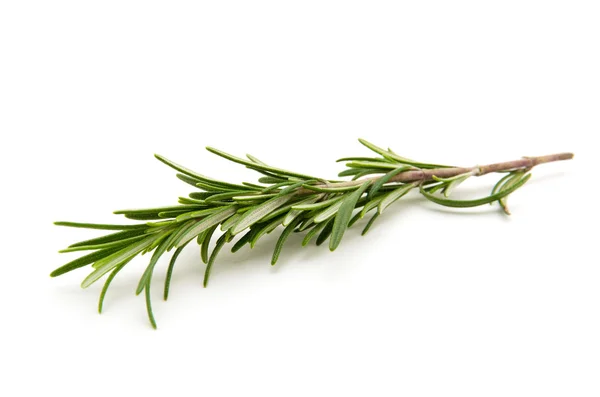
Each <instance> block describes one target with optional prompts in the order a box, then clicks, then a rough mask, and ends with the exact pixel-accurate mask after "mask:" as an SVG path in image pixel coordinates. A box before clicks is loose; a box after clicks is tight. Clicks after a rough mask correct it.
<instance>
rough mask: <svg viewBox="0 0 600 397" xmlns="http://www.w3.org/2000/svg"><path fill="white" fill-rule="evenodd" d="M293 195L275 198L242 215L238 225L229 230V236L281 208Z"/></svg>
mask: <svg viewBox="0 0 600 397" xmlns="http://www.w3.org/2000/svg"><path fill="white" fill-rule="evenodd" d="M292 197H293V194H288V195H285V196H277V197H274V198H272V199H270V200H268V201H265V202H264V203H263V204H261V205H258V206H256V207H255V208H254V209H252V210H250V211H248V212H246V213H244V215H243V216H242V217H241V218H240V220H239V221H238V223H237V224H236V225H235V226H233V227H232V228H231V234H232V235H236V234H238V233H239V232H241V231H242V230H244V229H246V228H247V227H249V226H252V225H253V224H255V223H256V222H258V221H260V220H261V219H262V218H264V217H265V216H266V215H267V214H268V213H269V212H271V211H274V210H276V209H277V208H279V207H281V206H282V205H284V204H285V203H287V202H288V201H289V200H291V198H292Z"/></svg>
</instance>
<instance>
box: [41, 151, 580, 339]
mask: <svg viewBox="0 0 600 397" xmlns="http://www.w3.org/2000/svg"><path fill="white" fill-rule="evenodd" d="M359 141H360V142H361V143H362V144H363V145H364V146H366V147H367V148H369V149H370V150H371V151H373V152H374V153H375V154H376V155H377V157H346V158H343V159H340V160H338V161H344V162H346V167H347V168H346V169H345V170H343V171H342V172H340V173H339V176H340V177H342V176H352V180H350V181H338V180H325V179H321V178H316V177H313V176H309V175H305V174H300V173H296V172H291V171H287V170H284V169H281V168H276V167H272V166H270V165H267V164H266V163H264V162H262V161H260V160H258V159H257V158H256V157H253V156H251V155H247V158H248V159H243V158H239V157H236V156H233V155H230V154H228V153H225V152H222V151H220V150H217V149H213V148H210V147H208V148H207V149H208V150H209V151H210V152H212V153H214V154H216V155H218V156H220V157H223V158H225V159H227V160H230V161H233V162H235V163H239V164H242V165H244V166H246V167H247V168H249V169H252V170H255V171H257V172H259V173H260V174H261V177H260V178H259V179H258V182H259V183H258V184H254V183H248V182H244V183H241V184H236V183H229V182H225V181H219V180H216V179H212V178H209V177H206V176H204V175H201V174H198V173H196V172H194V171H192V170H189V169H187V168H185V167H183V166H181V165H179V164H176V163H174V162H172V161H170V160H168V159H166V158H164V157H162V156H159V155H156V158H157V159H158V160H160V161H161V162H163V163H165V164H166V165H168V166H169V167H171V168H173V169H175V170H176V171H178V174H177V177H178V178H179V179H181V180H182V181H183V182H185V183H188V184H190V185H192V186H194V187H195V188H196V189H197V190H196V191H194V192H192V193H190V195H189V197H180V198H179V205H173V206H167V207H160V208H148V209H133V210H120V211H115V214H120V215H124V216H125V217H126V218H129V219H132V220H138V221H143V222H142V223H139V224H134V225H119V224H114V225H112V224H111V225H102V224H91V223H75V222H56V223H55V224H56V225H59V226H68V227H79V228H88V229H101V230H111V231H113V232H112V233H110V234H107V235H104V236H101V237H98V238H94V239H91V240H85V241H81V242H78V243H75V244H73V245H71V246H69V247H68V248H66V249H64V250H62V251H60V252H73V251H92V252H91V253H88V254H87V255H84V256H82V257H80V258H78V259H75V260H73V261H71V262H69V263H67V264H65V265H63V266H61V267H59V268H58V269H56V270H54V271H53V272H52V273H51V274H50V275H51V276H52V277H55V276H59V275H61V274H64V273H67V272H70V271H72V270H75V269H78V268H81V267H84V266H88V265H91V267H92V272H91V273H90V274H89V275H88V276H87V277H86V278H85V279H84V280H83V282H82V284H81V286H82V287H83V288H86V287H88V286H90V285H91V284H93V283H94V282H96V281H98V280H99V279H101V278H102V277H104V276H105V275H108V276H107V279H106V281H105V284H104V287H103V288H102V292H101V295H100V301H99V304H98V311H102V304H103V300H104V297H105V295H106V292H107V290H108V287H109V286H110V283H111V281H112V280H113V278H114V277H115V276H116V275H117V273H118V272H119V271H120V270H121V269H122V268H123V267H124V266H125V265H126V264H127V263H129V262H130V261H131V260H132V259H133V258H134V257H136V256H137V255H139V254H145V253H149V252H152V253H153V254H152V256H151V259H150V262H149V264H148V266H147V267H146V269H145V271H144V273H143V274H142V277H141V279H140V281H139V283H138V286H137V289H136V293H137V294H141V293H142V292H145V297H146V307H147V311H148V318H149V320H150V323H151V324H152V326H153V327H154V328H156V322H155V320H154V315H153V313H152V306H151V302H150V284H151V280H152V275H153V272H154V268H155V266H156V264H157V263H158V260H159V259H160V258H161V256H162V255H164V254H165V253H167V252H169V251H171V250H172V249H175V252H174V254H173V255H172V258H171V261H170V263H169V266H168V269H167V276H166V279H165V286H164V299H165V300H167V297H168V294H169V286H170V282H171V276H172V273H173V269H174V266H175V262H176V260H177V257H178V256H179V254H180V253H181V251H182V250H183V248H184V247H185V246H186V245H187V244H189V243H190V242H191V241H193V240H196V242H197V244H198V245H200V246H201V258H202V261H203V262H204V263H206V264H207V266H206V271H205V275H204V286H205V287H206V285H207V283H208V280H209V276H210V270H211V267H212V266H213V264H214V262H215V259H216V257H217V255H218V253H219V252H220V250H221V249H222V248H223V247H224V246H225V245H226V244H227V243H230V242H232V241H233V239H234V238H236V237H238V236H241V237H239V238H238V239H237V241H236V242H235V244H234V245H233V247H232V249H231V251H232V252H236V251H238V250H239V249H240V248H241V247H243V246H244V245H246V244H249V245H250V246H251V247H254V245H255V244H256V243H257V241H258V240H259V239H260V238H261V237H262V236H264V235H265V234H268V233H271V232H272V231H273V230H275V229H277V227H278V226H280V225H282V226H283V227H284V228H283V230H282V232H281V235H280V238H279V240H278V241H277V243H276V246H275V250H274V253H273V257H272V260H271V264H272V265H275V264H276V263H277V260H278V259H279V256H280V254H281V250H282V247H283V245H284V243H285V241H286V239H287V237H288V236H289V235H290V234H291V233H292V232H306V237H305V238H304V240H303V242H302V245H303V246H304V245H307V244H308V243H309V242H310V241H311V240H312V239H313V238H314V237H315V236H316V243H317V245H321V244H322V243H324V242H325V241H327V240H328V239H329V249H330V250H331V251H333V250H335V249H336V248H337V247H338V246H339V244H340V243H341V241H342V238H343V236H344V233H345V232H346V229H348V228H349V227H351V226H352V225H354V223H355V222H356V221H358V220H359V219H361V218H363V217H364V216H365V215H366V214H367V213H368V212H370V211H372V210H376V211H375V213H374V215H373V216H372V217H371V218H370V220H369V222H368V223H367V225H366V227H365V228H364V229H363V234H365V233H366V232H367V231H368V230H369V229H370V228H371V227H372V225H373V223H374V221H375V220H376V219H377V218H378V217H379V216H380V215H381V214H382V213H383V211H384V210H385V209H386V208H388V207H389V206H390V205H391V204H392V203H394V202H395V201H397V200H398V199H400V198H401V197H402V196H404V195H405V194H407V193H408V192H409V191H410V190H412V189H414V188H418V191H419V192H420V193H421V194H422V195H423V196H424V197H425V198H426V199H428V200H430V201H432V202H434V203H436V204H439V205H443V206H448V207H458V208H465V207H475V206H480V205H484V204H492V203H494V202H498V203H499V204H500V206H501V207H502V209H503V210H504V212H506V213H507V214H509V211H508V207H507V205H506V199H507V197H508V196H509V195H510V194H511V193H513V192H514V191H516V190H517V189H519V188H520V187H522V186H523V185H524V184H525V183H526V182H527V181H528V180H529V178H530V177H531V174H530V172H529V171H530V170H531V169H532V168H533V167H535V166H536V165H539V164H543V163H549V162H553V161H560V160H570V159H572V158H573V154H571V153H560V154H554V155H549V156H541V157H525V158H522V159H519V160H514V161H509V162H504V163H496V164H490V165H484V166H475V167H468V168H465V167H454V166H447V165H440V164H430V163H424V162H419V161H415V160H410V159H407V158H405V157H401V156H399V155H398V154H396V153H394V152H393V151H392V150H391V149H387V150H386V149H382V148H380V147H378V146H375V145H373V144H372V143H370V142H367V141H365V140H363V139H360V140H359ZM489 173H504V174H505V175H503V177H502V178H501V179H500V180H499V182H498V183H497V184H496V185H495V186H494V188H493V189H492V193H491V194H490V195H489V196H486V197H483V198H479V199H475V200H454V199H451V198H450V195H451V193H452V191H453V190H454V189H455V188H456V187H457V186H458V185H459V184H461V183H463V182H464V181H466V180H467V179H469V178H471V177H477V176H481V175H485V174H489ZM367 175H375V176H370V177H368V178H364V179H362V178H363V177H365V176H367ZM438 192H440V193H442V194H439V193H438ZM219 226H220V230H221V231H222V232H223V234H222V235H221V236H220V237H219V238H218V239H217V243H216V246H215V247H214V249H213V251H212V253H210V254H209V249H208V246H209V244H210V241H211V239H212V236H213V234H214V233H215V231H216V230H217V228H219Z"/></svg>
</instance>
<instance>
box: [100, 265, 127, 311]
mask: <svg viewBox="0 0 600 397" xmlns="http://www.w3.org/2000/svg"><path fill="white" fill-rule="evenodd" d="M130 261H131V259H129V260H127V261H125V262H123V263H122V264H120V265H119V266H117V267H115V268H114V269H113V271H112V272H110V274H109V275H108V277H107V278H106V281H105V282H104V286H103V287H102V291H101V292H100V298H99V299H98V313H102V308H103V306H104V298H105V297H106V292H108V287H110V283H111V282H112V280H113V279H114V278H115V276H116V275H117V273H119V271H120V270H121V269H123V268H124V267H125V265H126V264H128V263H129V262H130Z"/></svg>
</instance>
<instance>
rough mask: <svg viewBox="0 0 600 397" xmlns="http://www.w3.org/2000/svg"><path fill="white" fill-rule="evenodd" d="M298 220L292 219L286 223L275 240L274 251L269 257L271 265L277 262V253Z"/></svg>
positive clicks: (279, 252)
mask: <svg viewBox="0 0 600 397" xmlns="http://www.w3.org/2000/svg"><path fill="white" fill-rule="evenodd" d="M299 222H300V219H294V220H293V221H292V222H291V223H290V224H289V225H287V226H286V227H285V228H284V229H283V232H281V234H280V235H279V240H277V244H275V251H274V252H273V257H272V258H271V265H273V266H274V265H275V264H276V263H277V259H279V254H281V249H282V248H283V244H284V243H285V240H287V238H288V237H289V236H290V234H291V233H292V231H293V230H294V228H295V227H296V225H298V223H299Z"/></svg>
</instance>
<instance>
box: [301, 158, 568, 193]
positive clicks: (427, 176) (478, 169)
mask: <svg viewBox="0 0 600 397" xmlns="http://www.w3.org/2000/svg"><path fill="white" fill-rule="evenodd" d="M572 158H573V153H558V154H550V155H546V156H539V157H523V158H522V159H519V160H513V161H505V162H503V163H495V164H488V165H479V166H475V167H466V168H465V167H454V168H433V169H422V170H414V171H405V172H401V173H399V174H398V175H395V176H394V177H392V178H391V179H390V181H389V182H390V183H391V182H416V181H423V182H425V181H430V180H432V179H433V176H434V175H435V176H436V177H438V178H450V177H453V176H457V175H460V174H465V173H467V172H472V173H473V175H474V176H481V175H485V174H489V173H492V172H500V171H512V170H518V169H524V170H528V169H531V168H533V167H535V166H536V165H540V164H544V163H551V162H554V161H563V160H571V159H572ZM379 178H381V176H377V177H372V178H365V179H359V180H356V181H347V182H337V183H327V184H322V185H318V186H321V187H348V186H357V185H362V184H363V183H365V182H366V181H376V180H377V179H379ZM298 193H299V194H314V190H309V189H304V188H303V189H300V190H299V191H298Z"/></svg>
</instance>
